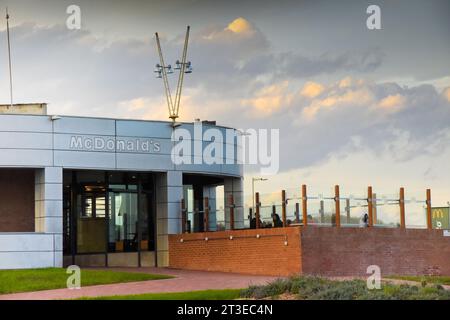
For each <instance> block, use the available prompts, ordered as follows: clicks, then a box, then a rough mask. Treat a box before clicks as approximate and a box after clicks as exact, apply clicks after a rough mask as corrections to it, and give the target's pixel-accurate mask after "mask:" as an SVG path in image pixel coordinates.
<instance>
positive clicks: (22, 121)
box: [0, 114, 52, 132]
mask: <svg viewBox="0 0 450 320" xmlns="http://www.w3.org/2000/svg"><path fill="white" fill-rule="evenodd" d="M0 131H3V132H8V131H9V132H52V121H51V120H50V118H49V117H48V116H32V115H13V114H2V115H0Z"/></svg>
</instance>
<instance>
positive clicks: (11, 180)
mask: <svg viewBox="0 0 450 320" xmlns="http://www.w3.org/2000/svg"><path fill="white" fill-rule="evenodd" d="M0 232H34V170H33V169H0Z"/></svg>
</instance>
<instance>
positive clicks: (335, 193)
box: [334, 185, 341, 228]
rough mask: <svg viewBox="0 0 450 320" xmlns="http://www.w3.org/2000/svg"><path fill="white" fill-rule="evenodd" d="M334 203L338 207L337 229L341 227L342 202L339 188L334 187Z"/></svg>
mask: <svg viewBox="0 0 450 320" xmlns="http://www.w3.org/2000/svg"><path fill="white" fill-rule="evenodd" d="M334 201H335V205H336V219H335V220H336V227H338V228H339V227H340V226H341V200H340V199H339V186H338V185H336V186H334Z"/></svg>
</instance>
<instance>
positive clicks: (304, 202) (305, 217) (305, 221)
mask: <svg viewBox="0 0 450 320" xmlns="http://www.w3.org/2000/svg"><path fill="white" fill-rule="evenodd" d="M306 193H307V192H306V184H304V185H302V211H303V212H302V213H303V225H304V226H307V225H308V202H307V201H308V199H307V196H306Z"/></svg>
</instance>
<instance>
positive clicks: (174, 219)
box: [156, 171, 183, 267]
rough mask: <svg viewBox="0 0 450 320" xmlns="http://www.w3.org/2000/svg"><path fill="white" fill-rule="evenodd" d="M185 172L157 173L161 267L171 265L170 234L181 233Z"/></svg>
mask: <svg viewBox="0 0 450 320" xmlns="http://www.w3.org/2000/svg"><path fill="white" fill-rule="evenodd" d="M182 198H183V173H182V172H179V171H168V172H167V173H160V174H157V175H156V222H157V223H156V232H157V242H156V248H157V253H156V254H157V260H158V266H159V267H166V266H168V265H169V239H168V235H169V234H178V233H181V199H182Z"/></svg>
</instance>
